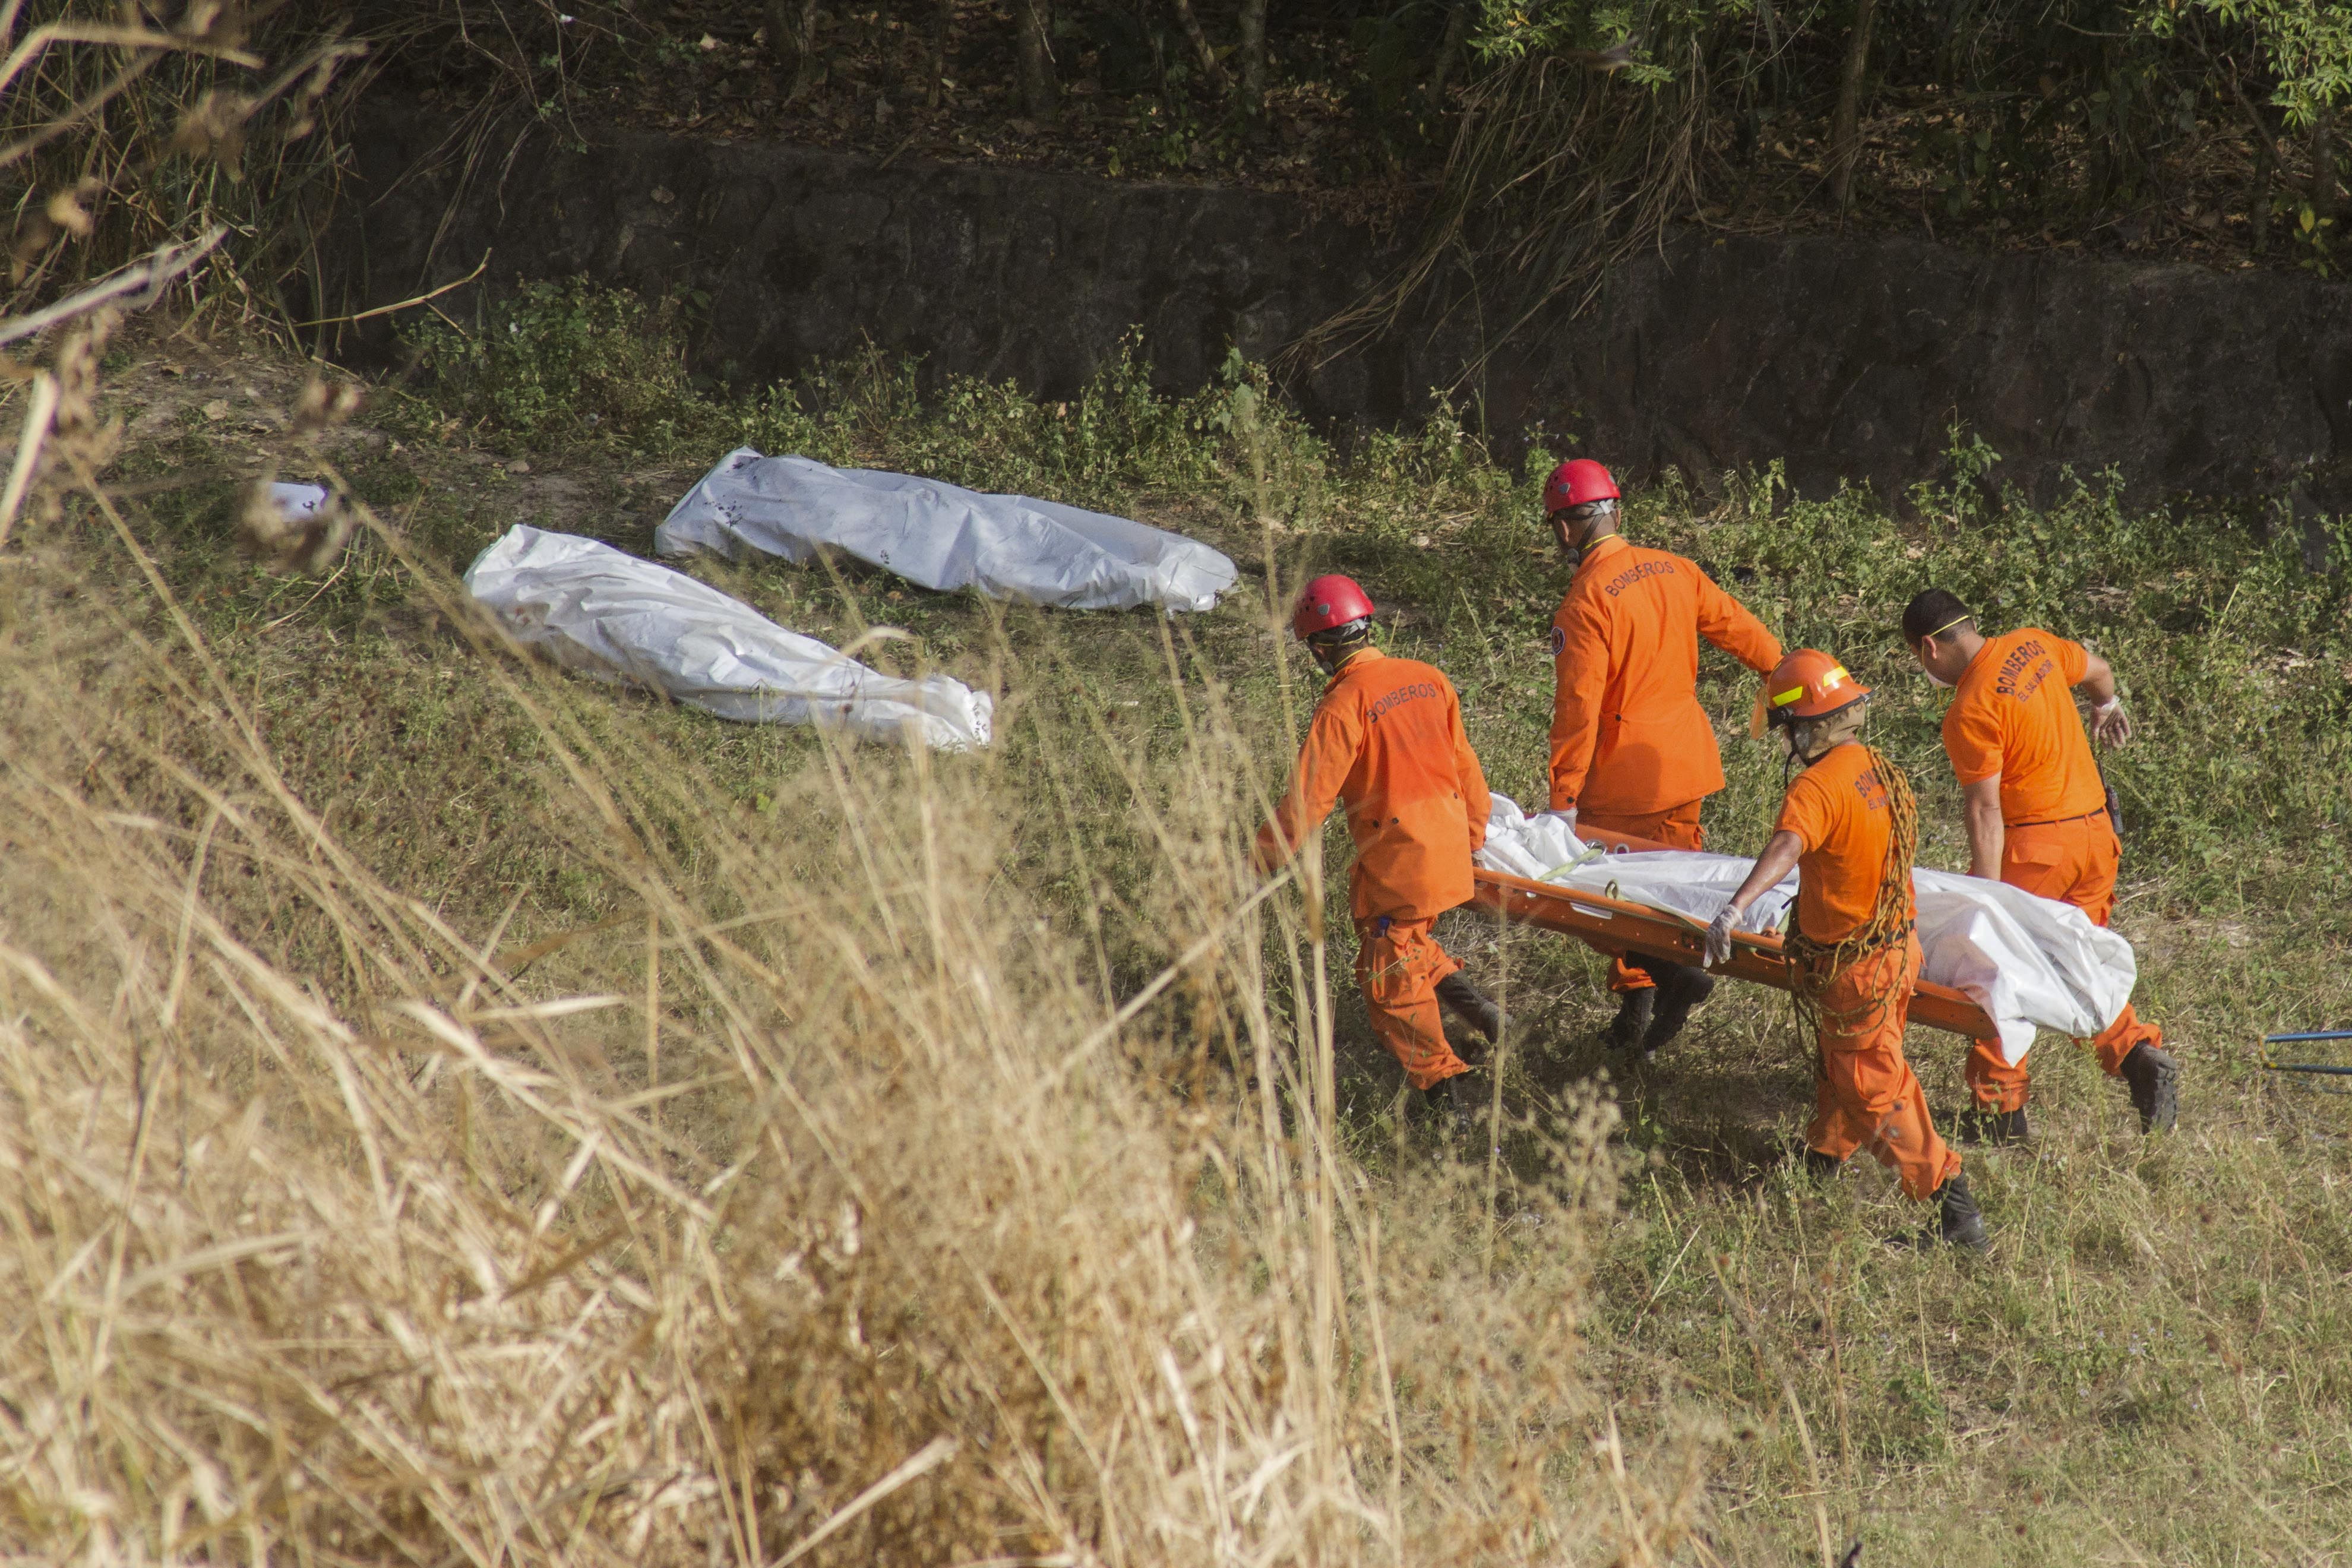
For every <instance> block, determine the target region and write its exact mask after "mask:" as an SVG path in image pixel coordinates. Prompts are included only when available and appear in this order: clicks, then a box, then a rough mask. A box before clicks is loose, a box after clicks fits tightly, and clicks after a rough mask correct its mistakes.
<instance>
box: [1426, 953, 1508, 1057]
mask: <svg viewBox="0 0 2352 1568" xmlns="http://www.w3.org/2000/svg"><path fill="white" fill-rule="evenodd" d="M1437 1000H1438V1001H1439V1002H1440V1003H1441V1004H1443V1005H1444V1006H1445V1008H1446V1009H1447V1010H1448V1011H1449V1012H1451V1013H1452V1014H1453V1015H1454V1016H1455V1017H1457V1018H1459V1019H1461V1020H1462V1021H1463V1022H1464V1023H1465V1024H1467V1025H1469V1026H1471V1027H1472V1028H1474V1029H1475V1030H1477V1031H1478V1032H1479V1033H1480V1034H1482V1035H1484V1036H1486V1043H1487V1044H1488V1045H1490V1046H1492V1045H1499V1044H1501V1043H1502V1038H1503V1010H1502V1009H1501V1008H1500V1007H1497V1006H1496V1005H1495V999H1494V998H1493V997H1492V996H1489V995H1487V994H1486V993H1485V992H1484V991H1481V990H1479V989H1478V988H1477V987H1476V986H1475V985H1473V984H1470V977H1469V976H1468V975H1466V974H1465V973H1462V972H1461V971H1460V970H1458V969H1457V970H1455V971H1454V973H1451V974H1449V975H1447V976H1446V977H1445V978H1444V979H1443V980H1441V981H1439V982H1438V983H1437Z"/></svg>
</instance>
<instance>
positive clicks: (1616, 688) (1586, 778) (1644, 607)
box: [1551, 533, 1780, 816]
mask: <svg viewBox="0 0 2352 1568" xmlns="http://www.w3.org/2000/svg"><path fill="white" fill-rule="evenodd" d="M1701 637H1705V638H1706V640H1707V641H1709V642H1711V643H1713V644H1714V645H1715V646H1716V647H1719V648H1721V649H1723V651H1724V652H1726V653H1727V654H1729V655H1731V656H1732V657H1733V658H1737V659H1738V660H1739V662H1740V663H1742V664H1744V665H1746V666H1747V667H1748V668H1750V669H1752V670H1755V671H1757V672H1758V673H1759V674H1762V673H1764V672H1766V671H1768V670H1769V669H1770V668H1772V667H1773V666H1774V665H1775V664H1778V663H1779V662H1780V639H1779V638H1778V637H1774V636H1773V635H1772V634H1771V633H1770V632H1769V631H1767V630H1765V629H1764V623H1763V622H1761V621H1759V620H1758V619H1757V618H1756V617H1755V616H1751V615H1749V614H1748V611H1747V610H1746V609H1744V608H1742V607H1741V605H1740V604H1739V601H1738V600H1737V599H1734V598H1733V597H1732V596H1731V595H1728V594H1727V593H1725V592H1724V591H1723V590H1722V589H1720V588H1718V587H1717V586H1716V585H1715V584H1714V583H1713V582H1712V581H1711V580H1710V579H1709V578H1708V577H1707V574H1706V573H1704V572H1702V571H1700V570H1699V569H1698V568H1697V567H1696V566H1695V565H1693V564H1692V563H1689V562H1687V561H1685V560H1684V559H1683V558H1682V557H1681V556H1679V555H1669V554H1668V553H1666V552H1664V551H1663V550H1643V549H1642V548H1640V547H1639V546H1636V545H1632V544H1628V543H1626V542H1625V541H1624V540H1623V539H1622V537H1620V536H1618V535H1616V534H1613V533H1612V534H1611V535H1610V536H1609V537H1608V538H1606V539H1603V540H1602V541H1601V542H1600V543H1598V544H1596V545H1594V546H1593V547H1592V548H1591V550H1589V551H1587V552H1585V554H1584V560H1583V562H1582V563H1580V565H1579V566H1578V567H1577V569H1576V577H1575V579H1574V581H1572V582H1570V584H1569V587H1568V596H1567V597H1566V598H1564V599H1562V600H1561V601H1560V603H1559V614H1558V615H1556V616H1553V617H1552V623H1551V651H1552V666H1553V675H1552V681H1553V685H1552V715H1551V807H1552V809H1553V810H1554V811H1565V810H1567V809H1568V808H1569V807H1570V806H1571V805H1573V806H1575V807H1577V808H1578V809H1579V810H1580V811H1582V812H1583V813H1584V814H1585V815H1587V816H1644V815H1646V814H1648V813H1650V812H1654V811H1666V810H1670V809H1672V808H1673V807H1675V806H1677V805H1685V804H1687V803H1689V802H1691V801H1694V800H1697V799H1699V798H1700V797H1701V796H1704V795H1713V794H1714V793H1715V792H1716V791H1717V790H1719V789H1721V788H1722V787H1723V758H1722V756H1721V754H1720V753H1718V752H1717V751H1716V748H1715V726H1714V725H1713V724H1711V723H1709V722H1708V721H1707V717H1706V710H1705V709H1704V708H1701V707H1700V706H1699V704H1698V639H1699V638H1701Z"/></svg>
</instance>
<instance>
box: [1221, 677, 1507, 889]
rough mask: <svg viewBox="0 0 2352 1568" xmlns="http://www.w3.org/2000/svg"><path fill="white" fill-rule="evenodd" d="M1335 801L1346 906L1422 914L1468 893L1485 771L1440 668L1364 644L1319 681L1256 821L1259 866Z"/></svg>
mask: <svg viewBox="0 0 2352 1568" xmlns="http://www.w3.org/2000/svg"><path fill="white" fill-rule="evenodd" d="M1335 802H1344V803H1345V804H1346V805H1347V808H1348V834H1349V837H1351V838H1352V839H1354V840H1355V845H1356V864H1355V867H1354V868H1353V869H1352V870H1351V871H1350V872H1349V904H1350V907H1351V909H1352V910H1353V912H1354V914H1355V918H1356V919H1358V920H1360V921H1363V920H1374V919H1377V918H1379V917H1380V916H1382V915H1386V916H1389V917H1390V918H1391V919H1393V920H1428V919H1432V918H1433V917H1435V916H1437V915H1439V914H1441V913H1443V912H1444V911H1445V910H1450V909H1453V908H1454V906H1455V905H1457V904H1462V903H1466V902H1468V901H1469V899H1470V857H1471V855H1472V854H1473V853H1475V851H1476V850H1477V849H1478V847H1480V846H1481V845H1483V844H1485V843H1486V816H1487V811H1488V801H1487V797H1486V774H1485V773H1483V772H1481V771H1480V769H1479V767H1478V756H1477V753H1476V752H1473V751H1472V750H1471V749H1470V739H1469V737H1468V736H1467V735H1465V734H1464V733H1463V731H1462V705H1461V701H1460V700H1459V699H1457V698H1456V697H1455V696H1454V685H1453V683H1452V682H1451V681H1449V680H1447V679H1445V677H1444V673H1443V672H1441V671H1439V670H1438V669H1436V668H1433V667H1432V666H1429V665H1426V664H1423V663H1422V662H1420V661H1419V660H1418V659H1411V658H1388V657H1386V656H1385V655H1383V654H1382V653H1381V651H1380V649H1378V648H1366V649H1365V650H1364V651H1363V652H1361V653H1360V654H1358V655H1356V657H1355V658H1351V659H1349V661H1348V662H1347V663H1346V664H1344V665H1342V666H1340V668H1339V673H1338V674H1336V675H1334V676H1333V677H1332V678H1331V682H1330V684H1329V685H1328V686H1326V687H1325V688H1324V689H1323V696H1322V700H1320V701H1318V703H1317V704H1316V707H1315V718H1314V721H1313V722H1311V723H1310V724H1309V725H1308V726H1307V742H1306V744H1304V745H1302V746H1300V747H1299V749H1298V762H1297V765H1296V766H1295V767H1293V768H1292V769H1291V774H1290V786H1289V788H1288V789H1286V790H1285V791H1284V792H1283V796H1282V800H1281V803H1280V804H1279V805H1276V808H1275V819H1274V820H1273V821H1272V822H1269V823H1267V824H1266V825H1265V826H1264V827H1262V828H1260V829H1259V830H1258V836H1257V860H1258V864H1259V865H1260V866H1262V867H1265V868H1273V867H1276V866H1279V865H1282V864H1283V863H1285V862H1286V861H1287V860H1288V859H1289V858H1290V857H1291V856H1293V855H1294V854H1296V853H1297V850H1298V847H1299V846H1300V845H1301V844H1303V843H1305V842H1306V840H1307V835H1308V834H1310V833H1313V832H1314V831H1315V830H1316V829H1317V828H1318V827H1320V826H1322V825H1323V819H1324V818H1325V817H1327V816H1329V815H1330V814H1331V807H1332V805H1333V804H1334V803H1335Z"/></svg>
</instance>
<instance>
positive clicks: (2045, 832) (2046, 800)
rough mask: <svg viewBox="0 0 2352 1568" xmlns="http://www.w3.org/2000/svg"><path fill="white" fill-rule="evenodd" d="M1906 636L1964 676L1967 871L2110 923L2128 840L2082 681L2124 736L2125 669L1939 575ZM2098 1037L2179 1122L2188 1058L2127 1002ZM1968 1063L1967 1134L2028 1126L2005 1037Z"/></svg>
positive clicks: (1954, 734) (1949, 751) (2160, 1114)
mask: <svg viewBox="0 0 2352 1568" xmlns="http://www.w3.org/2000/svg"><path fill="white" fill-rule="evenodd" d="M1903 639H1904V641H1906V642H1907V643H1909V644H1910V645H1911V651H1912V653H1913V654H1915V655H1916V657H1917V658H1918V660H1919V666H1920V668H1922V669H1925V670H1926V671H1927V679H1930V680H1932V681H1934V682H1935V683H1936V684H1937V685H1938V686H1948V687H1953V688H1956V690H1955V691H1954V693H1953V696H1952V705H1951V706H1950V708H1948V709H1947V710H1945V713H1944V752H1945V754H1946V755H1947V756H1948V757H1950V758H1951V761H1952V771H1953V773H1956V774H1958V777H1959V781H1960V793H1961V799H1962V806H1961V810H1962V813H1963V815H1964V817H1965V820H1966V822H1967V825H1968V831H1969V875H1970V876H1975V877H1984V878H1987V879H1993V880H1997V881H2002V882H2006V883H2008V884H2009V885H2010V886H2011V887H2012V888H2022V889H2025V890H2026V891H2027V892H2029V893H2033V894H2037V895H2039V896H2040V897H2042V898H2045V899H2056V900H2059V901H2061V902H2063V903H2069V904H2072V905H2074V907H2075V908H2076V909H2078V910H2082V911H2083V912H2084V914H2086V915H2088V916H2089V917H2090V918H2091V921H2092V922H2093V923H2094V924H2096V925H2105V924H2106V923H2107V917H2108V915H2109V914H2110V913H2111V912H2112V911H2113V910H2114V909H2115V904H2116V866H2117V864H2118V862H2119V860H2120V858H2121V856H2122V852H2123V845H2122V842H2121V841H2120V840H2119V839H2118V838H2117V837H2116V822H2115V816H2114V809H2113V807H2112V805H2110V803H2109V796H2108V794H2107V788H2106V784H2105V782H2104V781H2103V780H2102V779H2101V778H2100V776H2099V765H2098V763H2097V762H2096V761H2095V760H2094V759H2093V757H2092V755H2091V742H2090V738H2089V737H2088V736H2085V735H2084V731H2083V719H2082V715H2081V714H2080V713H2079V712H2077V711H2076V710H2075V707H2074V688H2075V687H2077V686H2079V687H2081V688H2082V689H2084V691H2085V692H2087V693H2088V694H2089V696H2090V699H2091V703H2092V707H2091V731H2090V733H2091V735H2093V736H2096V737H2097V738H2098V740H2099V742H2100V743H2101V744H2103V745H2110V746H2120V745H2122V744H2124V743H2125V742H2127V741H2129V740H2130V739H2131V719H2130V717H2129V716H2128V715H2127V714H2126V713H2125V712H2124V704H2123V698H2122V696H2121V695H2120V694H2119V693H2117V691H2116V672H2115V671H2114V670H2113V669H2112V668H2108V665H2107V661H2106V660H2105V659H2103V658H2100V657H2099V656H2098V655H2097V654H2095V653H2092V652H2091V651H2090V650H2088V649H2087V648H2085V647H2083V646H2082V645H2081V644H2080V643H2073V642H2068V641H2067V640H2066V639H2065V638H2064V637H2058V636H2055V635H2054V634H2053V633H2050V632H2046V631H2043V630H2042V629H2041V628H2039V627H2036V626H2027V627H2024V628H2023V629H2021V630H2019V631H2013V632H2010V633H2008V634H2007V635H2005V636H2002V637H1985V636H1983V635H1982V634H1981V633H1979V631H1978V630H1977V622H1976V617H1975V616H1973V615H1972V614H1970V613H1969V607H1968V606H1967V605H1964V604H1962V603H1960V601H1959V600H1958V598H1956V597H1955V596H1953V595H1951V594H1948V593H1947V592H1945V591H1944V590H1943V589H1941V588H1930V589H1928V590H1927V592H1926V593H1924V594H1921V595H1919V596H1918V597H1917V598H1916V599H1914V600H1912V601H1911V603H1910V605H1908V606H1906V608H1905V610H1904V612H1903ZM2091 1049H2092V1050H2093V1051H2094V1052H2095V1053H2096V1054H2097V1056H2098V1058H2099V1066H2100V1067H2102V1068H2105V1070H2106V1072H2107V1074H2108V1076H2110V1077H2112V1078H2120V1079H2123V1080H2124V1082H2125V1084H2126V1086H2128V1087H2129V1089H2130V1090H2131V1100H2132V1107H2133V1109H2134V1110H2137V1111H2138V1112H2139V1120H2140V1131H2143V1132H2162V1131H2170V1129H2171V1128H2172V1125H2173V1123H2174V1121H2176V1120H2177V1119H2178V1117H2179V1067H2178V1065H2177V1064H2176V1063H2175V1062H2174V1061H2173V1058H2172V1055H2171V1053H2170V1052H2168V1051H2167V1050H2165V1049H2164V1031H2163V1030H2161V1029H2159V1028H2158V1027H2157V1026H2155V1025H2153V1024H2150V1023H2147V1021H2145V1020H2144V1019H2142V1018H2141V1017H2140V1016H2139V1015H2138V1014H2137V1013H2136V1012H2134V1011H2133V1009H2132V1007H2131V1005H2130V1004H2129V1003H2126V1004H2125V1005H2124V1010H2123V1011H2122V1012H2121V1013H2119V1014H2117V1015H2116V1019H2115V1022H2113V1023H2111V1024H2109V1025H2108V1026H2106V1027H2105V1029H2102V1030H2101V1031H2100V1032H2099V1034H2098V1035H2097V1037H2095V1038H2094V1039H2093V1040H2092V1041H2091ZM1962 1076H1963V1077H1965V1078H1966V1079H1967V1080H1968V1085H1969V1092H1970V1094H1971V1095H1972V1097H1973V1098H1974V1100H1975V1102H1976V1103H1975V1104H1974V1105H1973V1106H1972V1107H1971V1108H1970V1109H1969V1110H1967V1111H1965V1112H1963V1113H1962V1115H1961V1118H1960V1136H1961V1139H1962V1141H1963V1142H1986V1143H2013V1142H2020V1141H2021V1140H2023V1139H2024V1138H2026V1137H2027V1136H2029V1135H2030V1133H2031V1131H2032V1130H2031V1128H2030V1127H2029V1126H2028V1124H2027V1122H2026V1118H2025V1100H2026V1085H2027V1073H2026V1065H2025V1063H2024V1062H2022V1061H2019V1062H2017V1063H2016V1064H2014V1065H2011V1062H2010V1061H2009V1059H2008V1058H2007V1057H2006V1056H2004V1055H2003V1054H2002V1051H2001V1046H2000V1041H1999V1040H1998V1039H1991V1040H1979V1041H1977V1042H1976V1044H1975V1046H1974V1047H1972V1048H1971V1049H1970V1050H1969V1060H1968V1067H1967V1068H1966V1069H1965V1071H1964V1073H1963V1075H1962Z"/></svg>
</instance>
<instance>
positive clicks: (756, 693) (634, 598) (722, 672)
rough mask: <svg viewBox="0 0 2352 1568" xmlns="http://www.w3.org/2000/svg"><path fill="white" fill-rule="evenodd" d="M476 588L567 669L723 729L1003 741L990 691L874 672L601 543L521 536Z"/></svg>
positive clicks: (486, 559) (954, 742)
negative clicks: (677, 705)
mask: <svg viewBox="0 0 2352 1568" xmlns="http://www.w3.org/2000/svg"><path fill="white" fill-rule="evenodd" d="M466 588H467V592H469V593H471V594H472V595H474V597H475V598H476V599H478V600H479V601H481V603H482V604H483V605H486V606H488V608H489V610H490V612H491V613H492V614H493V615H495V616H497V617H498V622H499V626H502V627H504V628H505V630H506V631H507V633H508V635H509V636H510V637H513V638H514V639H515V640H516V641H517V642H520V643H524V644H527V645H529V646H530V647H536V648H539V649H541V650H542V651H543V652H545V653H546V654H547V655H548V656H549V657H551V658H553V659H554V660H555V661H556V662H557V663H558V664H561V665H562V666H563V667H564V668H567V669H571V670H575V671H577V672H578V673H580V674H582V675H585V676H588V677H590V678H591V679H596V680H610V681H616V682H621V683H624V684H626V685H631V686H639V687H644V688H646V689H649V690H653V691H661V692H666V693H667V694H668V695H669V696H671V697H673V698H675V699H677V700H678V701H680V702H683V703H685V704H686V705H687V706H688V707H689V708H699V709H701V710H703V711H704V712H706V713H715V714H717V715H718V716H719V718H721V719H739V720H742V721H746V722H748V723H755V724H815V725H817V726H819V727H821V728H824V729H835V730H845V731H848V732H849V733H851V734H853V735H856V736H857V737H858V738H859V739H860V740H866V741H880V742H898V741H902V740H904V739H905V738H906V737H907V736H908V734H909V733H910V732H911V733H912V734H914V735H915V736H917V737H919V739H920V740H921V741H922V742H924V743H925V744H926V745H929V746H932V747H935V748H937V749H939V750H941V751H950V752H961V751H969V750H971V748H973V747H976V746H985V745H987V744H988V742H989V723H990V720H991V716H992V703H991V701H990V699H989V696H988V693H986V692H985V691H974V690H972V689H971V688H970V687H968V686H966V685H964V683H963V682H961V681H960V680H956V679H951V678H950V677H948V676H944V675H927V676H925V677H923V678H922V679H920V680H907V679H900V678H898V677H897V676H890V675H884V674H883V673H882V672H881V671H879V670H876V669H869V668H866V666H865V665H862V664H859V663H858V662H857V661H856V660H855V659H852V658H845V657H844V656H843V655H842V654H841V653H840V652H838V651H837V650H836V649H835V648H834V647H831V646H830V645H828V644H825V643H822V642H819V641H818V640H817V639H816V638H814V637H803V636H801V635H800V634H799V633H797V632H788V631H786V630H785V629H784V628H783V627H782V626H778V625H777V624H776V623H775V622H773V621H772V620H770V619H768V617H767V616H763V615H761V614H760V612H759V611H757V610H755V609H753V608H751V605H746V604H744V603H743V602H741V601H740V600H739V599H731V598H730V597H728V596H727V595H724V594H722V593H720V592H719V590H718V589H716V588H713V587H711V586H710V585H709V584H706V583H698V582H696V581H695V580H694V579H693V578H691V577H688V576H687V575H686V574H684V573H682V572H674V571H672V570H670V569H669V568H668V567H667V566H661V565H656V563H653V562H651V561H640V560H638V559H637V558H636V557H635V556H634V555H630V554H627V553H625V552H622V551H618V550H615V549H614V548H613V547H612V546H611V545H609V544H603V543H599V542H597V541H595V540H593V539H582V538H580V537H579V536H578V535H576V534H570V533H543V532H541V531H540V530H538V529H536V528H530V527H523V526H517V527H514V528H511V529H509V530H508V531H507V532H506V535H505V537H504V538H502V539H500V540H499V542H497V543H495V544H493V545H491V546H490V547H489V548H488V550H485V551H483V552H481V554H480V555H478V556H477V557H476V558H475V560H474V563H473V564H472V565H471V566H469V567H467V569H466Z"/></svg>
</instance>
